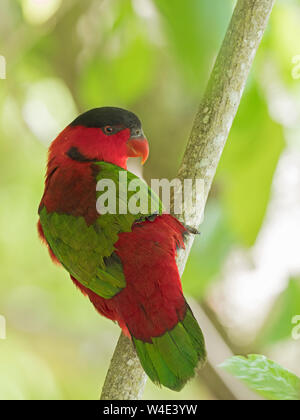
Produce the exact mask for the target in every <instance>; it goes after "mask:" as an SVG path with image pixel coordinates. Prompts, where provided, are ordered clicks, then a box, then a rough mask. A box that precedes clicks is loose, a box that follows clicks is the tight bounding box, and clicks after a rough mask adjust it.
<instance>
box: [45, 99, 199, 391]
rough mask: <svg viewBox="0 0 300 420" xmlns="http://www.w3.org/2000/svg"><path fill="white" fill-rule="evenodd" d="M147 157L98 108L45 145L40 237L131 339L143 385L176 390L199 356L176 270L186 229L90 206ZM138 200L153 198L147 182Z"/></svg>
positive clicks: (109, 112) (116, 115) (158, 216)
mask: <svg viewBox="0 0 300 420" xmlns="http://www.w3.org/2000/svg"><path fill="white" fill-rule="evenodd" d="M148 154H149V145H148V142H147V140H146V138H145V136H144V134H143V130H142V126H141V122H140V120H139V118H138V117H137V116H136V115H135V114H133V113H132V112H129V111H126V110H123V109H120V108H113V107H104V108H96V109H92V110H90V111H88V112H86V113H84V114H82V115H80V116H79V117H78V118H76V119H75V120H74V121H73V122H72V123H71V124H70V125H69V126H68V127H67V128H66V129H65V130H64V131H62V133H61V134H59V136H58V137H57V138H56V139H55V140H54V141H53V142H52V144H51V146H50V148H49V156H48V166H47V174H46V180H45V190H44V194H43V197H42V200H41V203H40V206H39V222H38V231H39V235H40V237H41V238H42V240H43V241H44V242H45V243H46V244H47V245H48V248H49V252H50V255H51V257H52V259H53V260H54V262H57V263H59V264H61V265H62V266H63V267H64V268H65V269H66V270H67V271H68V272H69V274H70V276H71V279H72V281H73V282H74V284H75V285H76V286H77V287H78V288H79V289H80V291H81V292H82V293H83V294H84V295H85V296H87V297H88V298H89V299H90V301H91V302H92V304H93V305H94V307H95V308H96V310H97V311H98V312H99V313H100V314H101V315H104V316H105V317H107V318H109V319H111V320H113V321H115V322H117V323H118V324H119V326H120V327H121V329H122V331H123V333H124V334H125V335H127V336H128V337H129V338H131V340H132V342H133V345H134V346H135V349H136V352H137V354H138V357H139V359H140V361H141V364H142V366H143V368H144V370H145V372H146V373H147V375H148V376H149V377H150V379H151V380H152V381H153V382H154V383H156V384H158V385H164V386H166V387H168V388H170V389H172V390H175V391H179V390H181V389H182V388H183V386H184V385H185V383H186V382H187V381H188V380H189V379H190V378H191V377H193V376H194V374H195V369H196V368H197V367H201V366H202V365H203V364H204V362H205V358H206V352H205V344H204V338H203V334H202V332H201V329H200V327H199V325H198V323H197V321H196V319H195V318H194V315H193V313H192V311H191V309H190V307H189V306H188V304H187V302H186V300H185V298H184V296H183V292H182V287H181V281H180V275H179V273H178V268H177V265H176V253H177V249H178V248H179V247H184V241H183V239H184V235H188V234H190V233H189V229H188V228H187V227H185V226H183V225H182V224H181V223H180V222H179V221H178V220H177V219H176V218H175V217H173V216H171V215H169V214H164V213H163V211H162V210H160V211H159V212H157V213H155V214H151V211H149V214H135V215H133V214H130V213H127V214H118V212H117V214H110V213H107V214H102V215H101V214H99V213H98V211H97V208H96V202H97V199H98V197H99V194H100V193H99V192H98V191H97V184H98V182H99V181H101V180H102V179H106V180H107V179H109V180H112V181H114V182H115V184H116V186H117V188H116V192H117V194H118V193H119V189H118V182H119V181H118V180H119V172H120V171H126V173H127V176H128V182H129V181H130V180H134V179H137V177H136V176H135V175H133V174H132V173H130V172H128V171H127V167H126V165H127V159H128V158H129V157H141V158H142V161H143V162H145V161H146V160H147V158H148ZM141 193H142V194H145V195H146V196H147V199H148V198H149V199H150V198H152V199H153V197H156V196H155V194H154V193H153V192H152V191H151V190H150V189H149V188H148V187H147V185H146V184H145V188H144V190H143V191H142V192H141ZM130 194H133V192H132V193H130V192H129V193H128V199H129V198H130ZM156 199H157V200H158V201H159V199H158V198H157V197H156ZM159 208H160V209H161V206H159Z"/></svg>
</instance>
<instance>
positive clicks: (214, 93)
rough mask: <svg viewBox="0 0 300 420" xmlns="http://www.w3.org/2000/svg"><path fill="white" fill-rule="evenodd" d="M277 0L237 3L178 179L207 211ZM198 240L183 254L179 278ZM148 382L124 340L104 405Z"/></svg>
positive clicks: (196, 218)
mask: <svg viewBox="0 0 300 420" xmlns="http://www.w3.org/2000/svg"><path fill="white" fill-rule="evenodd" d="M274 3H275V0H238V2H237V5H236V8H235V10H234V13H233V16H232V19H231V22H230V25H229V28H228V30H227V33H226V36H225V39H224V42H223V44H222V47H221V50H220V53H219V55H218V58H217V60H216V63H215V66H214V68H213V71H212V74H211V77H210V80H209V83H208V86H207V89H206V92H205V94H204V98H203V100H202V102H201V105H200V108H199V111H198V113H197V115H196V118H195V122H194V126H193V128H192V132H191V135H190V139H189V142H188V145H187V148H186V151H185V155H184V158H183V161H182V164H181V167H180V170H179V173H178V178H179V179H180V180H181V181H183V180H184V179H193V180H195V179H203V180H204V197H203V209H202V210H203V211H204V207H205V204H206V201H207V198H208V194H209V191H210V188H211V184H212V182H213V179H214V176H215V172H216V169H217V166H218V164H219V160H220V157H221V154H222V152H223V149H224V146H225V143H226V140H227V138H228V134H229V131H230V129H231V126H232V122H233V120H234V118H235V115H236V112H237V110H238V107H239V104H240V100H241V97H242V94H243V91H244V88H245V84H246V81H247V78H248V75H249V72H250V69H251V66H252V62H253V59H254V57H255V54H256V51H257V49H258V47H259V44H260V41H261V39H262V36H263V33H264V31H265V29H266V26H267V23H268V20H269V16H270V13H271V11H272V7H273V5H274ZM203 211H202V212H199V211H198V213H196V211H195V206H194V205H193V202H192V200H191V203H190V205H189V206H187V208H186V209H185V210H184V213H183V214H182V215H178V217H179V218H180V220H182V221H183V222H185V223H186V224H188V225H191V226H195V227H198V226H199V225H200V222H201V219H202V214H203ZM193 240H194V238H193V237H192V235H190V237H189V238H188V239H187V241H186V248H185V250H182V251H180V253H179V254H178V259H177V264H178V268H179V271H180V273H181V274H182V273H183V271H184V267H185V264H186V261H187V258H188V255H189V253H190V250H191V247H192V244H193ZM145 378H146V376H145V373H144V372H143V369H142V367H141V366H140V363H139V361H138V358H137V355H136V353H135V351H134V349H133V346H132V344H131V342H130V341H129V339H127V338H125V337H124V336H122V335H121V338H120V339H119V342H118V344H117V347H116V350H115V353H114V356H113V359H112V363H111V366H110V368H109V370H108V374H107V377H106V380H105V383H104V387H103V392H102V396H101V399H106V400H116V399H119V400H129V399H131V400H135V399H139V398H141V396H142V393H143V388H144V385H145V382H146V380H145Z"/></svg>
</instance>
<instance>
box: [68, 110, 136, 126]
mask: <svg viewBox="0 0 300 420" xmlns="http://www.w3.org/2000/svg"><path fill="white" fill-rule="evenodd" d="M107 125H111V126H123V127H126V128H141V126H142V124H141V121H140V119H139V118H138V117H137V116H136V115H135V114H134V113H133V112H130V111H127V110H126V109H122V108H114V107H103V108H94V109H91V110H90V111H87V112H85V113H84V114H81V115H80V116H79V117H77V118H76V119H75V120H74V121H73V122H72V123H71V124H70V126H72V127H76V126H84V127H89V128H103V127H105V126H107Z"/></svg>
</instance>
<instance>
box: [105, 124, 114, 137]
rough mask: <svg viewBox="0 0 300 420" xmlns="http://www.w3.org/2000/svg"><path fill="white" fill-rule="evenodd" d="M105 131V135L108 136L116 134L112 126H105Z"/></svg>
mask: <svg viewBox="0 0 300 420" xmlns="http://www.w3.org/2000/svg"><path fill="white" fill-rule="evenodd" d="M103 131H104V133H105V134H107V135H111V134H114V132H115V130H114V127H112V126H111V125H107V126H105V127H104V128H103Z"/></svg>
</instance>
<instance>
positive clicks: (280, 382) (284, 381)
mask: <svg viewBox="0 0 300 420" xmlns="http://www.w3.org/2000/svg"><path fill="white" fill-rule="evenodd" d="M220 367H221V368H223V369H224V370H226V371H227V372H229V373H231V374H232V375H234V376H235V377H236V378H238V379H240V380H241V381H243V382H244V383H245V384H246V385H248V386H249V388H251V389H252V390H253V391H256V392H257V393H258V394H260V395H261V396H263V397H264V398H266V399H269V400H300V378H298V376H296V375H295V374H293V373H292V372H290V371H288V370H287V369H285V368H283V367H282V366H280V365H278V364H277V363H275V362H273V361H272V360H269V359H267V358H266V357H265V356H262V355H256V354H251V355H249V356H248V359H247V358H245V357H242V356H235V357H232V358H230V359H228V360H226V361H225V362H224V363H223V364H221V365H220Z"/></svg>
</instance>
